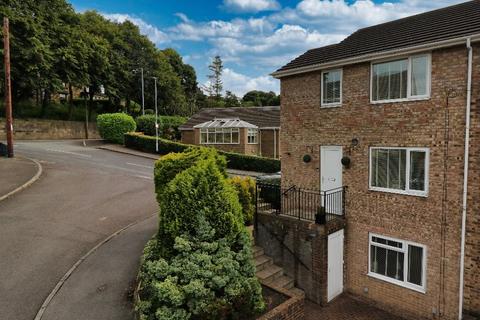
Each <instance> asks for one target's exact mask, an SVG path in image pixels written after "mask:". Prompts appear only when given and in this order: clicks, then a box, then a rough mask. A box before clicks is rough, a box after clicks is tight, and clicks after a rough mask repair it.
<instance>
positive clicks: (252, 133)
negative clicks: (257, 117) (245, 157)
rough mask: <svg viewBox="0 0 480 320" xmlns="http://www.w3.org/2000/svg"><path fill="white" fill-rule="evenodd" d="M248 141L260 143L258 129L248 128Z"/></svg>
mask: <svg viewBox="0 0 480 320" xmlns="http://www.w3.org/2000/svg"><path fill="white" fill-rule="evenodd" d="M247 142H248V144H257V143H258V129H248V131H247Z"/></svg>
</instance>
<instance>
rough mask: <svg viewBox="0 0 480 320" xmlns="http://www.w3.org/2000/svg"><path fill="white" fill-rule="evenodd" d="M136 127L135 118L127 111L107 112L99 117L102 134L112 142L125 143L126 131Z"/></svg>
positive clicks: (99, 129) (98, 126)
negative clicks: (126, 112)
mask: <svg viewBox="0 0 480 320" xmlns="http://www.w3.org/2000/svg"><path fill="white" fill-rule="evenodd" d="M136 127H137V125H136V124H135V120H133V118H132V117H131V116H129V115H128V114H125V113H105V114H101V115H99V116H98V117H97V128H98V131H99V133H100V136H101V137H102V138H103V139H105V140H108V141H111V142H115V143H120V144H123V141H124V135H125V133H127V132H131V131H135V128H136Z"/></svg>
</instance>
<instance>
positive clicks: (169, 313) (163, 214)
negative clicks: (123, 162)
mask: <svg viewBox="0 0 480 320" xmlns="http://www.w3.org/2000/svg"><path fill="white" fill-rule="evenodd" d="M155 183H156V192H157V198H158V201H159V205H160V211H159V212H160V213H159V228H158V229H159V231H158V234H157V236H156V237H154V238H153V239H152V240H151V241H150V242H149V243H148V244H147V246H146V247H145V250H144V255H143V257H142V261H141V267H140V273H139V280H140V285H139V291H138V294H139V299H138V300H137V302H136V309H137V311H138V313H139V315H140V319H142V320H157V319H158V320H160V319H165V320H166V319H200V320H203V319H205V320H206V319H220V320H222V319H249V318H251V317H252V316H253V315H255V314H257V313H259V312H260V311H262V310H263V308H264V303H263V300H262V295H261V287H260V284H259V282H258V279H257V278H256V276H255V267H254V264H253V256H252V251H251V239H250V236H249V235H248V233H247V231H246V229H245V227H244V226H243V218H242V216H241V210H242V209H241V206H240V203H239V200H238V196H237V193H236V191H235V189H234V188H233V186H232V185H231V183H229V182H228V181H227V179H226V177H225V159H223V157H221V156H219V155H218V153H217V152H216V151H215V150H213V149H206V148H201V149H200V148H192V149H190V150H188V151H187V152H185V153H183V154H170V155H168V156H166V157H163V158H161V159H160V160H158V161H157V163H156V165H155Z"/></svg>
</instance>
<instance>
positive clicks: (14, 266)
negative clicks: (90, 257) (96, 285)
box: [0, 141, 157, 320]
mask: <svg viewBox="0 0 480 320" xmlns="http://www.w3.org/2000/svg"><path fill="white" fill-rule="evenodd" d="M15 151H16V153H17V154H20V155H23V156H27V157H30V158H34V159H37V160H39V161H40V162H41V163H42V166H43V169H44V171H43V174H42V176H41V178H40V179H39V180H38V181H37V182H35V183H34V184H33V185H32V186H30V187H29V188H28V189H25V190H23V191H22V192H20V193H18V194H16V195H14V196H12V197H11V198H9V199H6V200H4V201H2V202H0V319H2V320H3V319H5V320H16V319H20V320H23V319H29V320H31V319H33V318H34V317H35V315H36V313H37V311H38V310H39V308H40V307H41V305H42V303H43V301H44V300H45V298H46V297H47V296H48V294H49V293H50V292H51V291H52V289H53V288H54V287H55V285H56V284H57V282H58V281H59V280H60V279H61V277H62V276H63V275H64V274H65V272H67V271H68V270H69V269H70V268H71V267H72V265H73V264H74V263H75V262H76V261H77V260H78V259H79V258H80V257H82V256H83V255H84V254H85V253H87V252H88V251H89V250H90V249H91V248H93V247H94V246H95V245H96V244H98V243H99V242H101V241H102V240H103V239H105V238H106V237H108V236H109V235H111V234H112V233H114V232H115V231H117V230H119V229H121V228H123V227H125V226H127V225H129V224H130V223H132V222H135V221H139V220H143V219H146V218H147V217H149V216H151V215H152V214H153V213H155V212H156V211H157V204H156V201H155V195H154V186H153V162H154V161H153V160H150V159H146V158H140V157H136V156H131V155H126V154H120V153H114V152H110V151H106V150H100V149H96V148H94V147H84V146H83V145H82V142H81V141H39V142H18V143H16V146H15ZM147 221H150V223H155V221H154V220H153V219H149V220H147ZM147 229H148V228H147ZM150 229H151V228H150Z"/></svg>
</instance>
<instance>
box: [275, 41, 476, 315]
mask: <svg viewBox="0 0 480 320" xmlns="http://www.w3.org/2000/svg"><path fill="white" fill-rule="evenodd" d="M475 50H476V54H475V61H476V68H475V71H476V72H475V77H476V79H477V80H478V78H479V74H480V70H479V67H478V65H479V62H478V60H479V57H480V56H479V54H478V50H479V48H478V47H476V48H475ZM466 66H467V52H466V49H465V48H464V47H457V48H450V49H443V50H437V51H434V52H433V53H432V92H431V99H429V100H425V101H415V102H404V103H390V104H371V103H370V97H369V91H370V90H369V85H370V84H369V82H370V81H369V79H370V78H369V77H370V63H362V64H357V65H353V66H348V67H344V68H343V105H342V106H341V107H339V108H327V109H322V108H320V72H313V73H309V74H302V75H297V76H291V77H287V78H283V79H282V81H281V101H282V107H281V125H282V131H281V134H280V139H281V141H282V155H281V157H282V183H283V184H284V185H285V186H289V185H292V184H295V185H297V186H303V187H307V188H315V189H318V188H319V186H318V181H319V170H320V161H319V153H320V146H321V145H341V146H343V150H344V154H345V155H348V156H349V157H350V158H351V166H350V168H349V169H344V172H343V182H344V184H345V185H348V186H349V189H348V196H347V229H346V257H345V263H346V274H345V277H346V288H347V290H348V291H350V292H352V293H354V294H357V295H360V296H363V297H364V298H365V299H367V300H369V301H372V302H375V303H376V304H377V305H379V306H380V307H383V308H385V309H388V310H390V311H393V312H395V313H399V314H402V315H404V316H410V317H411V318H420V317H424V318H433V312H437V313H438V312H441V313H442V314H444V315H445V319H455V318H456V317H457V314H458V292H459V259H460V254H459V251H460V230H461V204H462V202H461V195H462V183H463V180H462V179H463V152H464V147H463V146H464V130H465V103H466V98H465V94H464V92H465V87H466V70H467V69H466ZM478 84H479V82H478V81H477V82H476V84H475V85H474V93H475V98H474V99H473V100H474V101H476V100H477V99H478V98H479V94H478ZM445 87H448V88H455V89H457V91H458V93H459V94H458V95H457V96H456V97H453V98H450V100H449V107H448V110H449V119H450V125H449V156H448V159H447V162H446V167H447V175H446V176H447V180H448V183H447V186H448V188H447V196H446V202H445V205H446V207H445V210H444V211H443V212H444V214H445V219H446V220H445V221H446V228H445V242H444V243H445V247H442V237H441V234H442V203H443V202H442V201H443V199H444V190H443V187H444V183H445V181H444V164H445V162H444V145H445V139H444V135H445V110H446V103H445V97H444V91H445V90H444V88H445ZM472 113H473V119H477V118H478V114H479V110H478V109H477V106H476V104H474V105H473V106H472ZM479 124H480V123H479V122H478V121H476V122H475V123H473V133H472V137H473V139H472V143H471V147H472V148H471V154H472V158H471V161H470V163H471V170H470V177H471V178H470V185H471V187H470V192H469V199H470V201H469V205H470V209H469V216H468V220H469V234H468V239H467V241H468V248H467V255H468V257H467V259H466V261H467V267H466V269H467V273H466V282H467V284H466V291H465V294H466V296H465V299H466V300H465V307H466V308H467V309H474V310H475V309H477V310H478V303H479V299H478V274H479V272H478V271H479V270H478V256H479V245H478V243H479V242H480V236H479V232H480V230H479V229H480V226H479V222H478V219H479V218H478V209H479V208H478V206H479V204H478V201H473V198H472V197H473V196H475V197H478V191H480V190H479V189H480V187H479V183H480V182H479V179H478V174H479V170H480V164H479V158H478V157H479V156H478V154H479V152H480V150H479V149H480V147H479V146H480V144H479V142H480V141H477V139H478V133H480V132H479V131H480V127H479ZM352 138H357V139H359V142H360V143H359V145H358V146H357V147H354V148H352V147H351V140H352ZM371 146H390V147H393V146H403V147H406V146H409V147H428V148H430V172H429V178H430V182H429V194H428V197H426V198H424V197H415V196H408V195H398V194H390V193H382V192H375V191H369V187H368V173H369V168H368V162H369V147H371ZM304 154H310V155H311V156H312V161H311V162H310V163H308V164H305V163H304V162H303V161H302V157H303V155H304ZM476 199H477V198H476ZM369 232H375V233H379V234H382V235H385V236H391V237H395V238H399V239H404V240H409V241H414V242H418V243H420V244H424V245H426V246H427V282H426V293H419V292H416V291H413V290H410V289H407V288H403V287H400V286H397V285H394V284H391V283H388V282H384V281H381V280H377V279H374V278H371V277H369V276H367V275H366V273H367V272H368V270H367V269H368V234H369ZM443 251H445V259H444V260H443V261H444V266H445V278H444V282H443V283H442V280H441V277H440V274H441V271H442V270H443V269H442V259H441V257H442V252H443ZM473 281H476V282H473ZM365 288H368V293H365V291H364V289H365Z"/></svg>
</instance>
